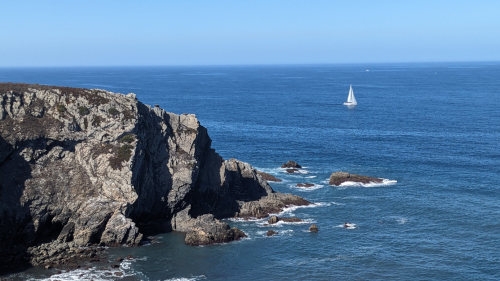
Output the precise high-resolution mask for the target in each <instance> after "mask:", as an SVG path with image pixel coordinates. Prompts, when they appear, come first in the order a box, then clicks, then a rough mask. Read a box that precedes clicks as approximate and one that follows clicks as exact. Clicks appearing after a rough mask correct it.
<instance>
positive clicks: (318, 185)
mask: <svg viewBox="0 0 500 281" xmlns="http://www.w3.org/2000/svg"><path fill="white" fill-rule="evenodd" d="M288 186H289V187H290V188H293V189H297V190H300V191H313V190H316V189H320V188H323V187H325V186H324V185H322V184H314V185H313V186H310V187H305V186H297V185H296V184H289V185H288Z"/></svg>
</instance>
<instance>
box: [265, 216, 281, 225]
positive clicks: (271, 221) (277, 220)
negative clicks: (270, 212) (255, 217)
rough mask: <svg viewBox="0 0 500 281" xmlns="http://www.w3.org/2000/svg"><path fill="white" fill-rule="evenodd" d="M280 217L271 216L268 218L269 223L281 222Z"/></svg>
mask: <svg viewBox="0 0 500 281" xmlns="http://www.w3.org/2000/svg"><path fill="white" fill-rule="evenodd" d="M279 221H280V219H279V218H278V217H277V216H270V217H269V219H268V220H267V223H268V224H275V223H277V222H279Z"/></svg>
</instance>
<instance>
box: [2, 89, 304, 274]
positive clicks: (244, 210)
mask: <svg viewBox="0 0 500 281" xmlns="http://www.w3.org/2000/svg"><path fill="white" fill-rule="evenodd" d="M305 204H309V202H307V201H306V200H304V199H302V198H300V197H298V196H294V195H290V194H281V193H275V192H274V191H273V190H272V188H271V187H270V186H269V184H268V183H267V181H266V180H265V179H263V178H262V176H258V174H257V171H256V170H255V169H253V167H252V166H251V165H250V164H248V163H244V162H241V161H238V160H236V159H229V160H224V159H222V157H220V156H219V154H217V153H216V152H215V150H214V149H212V148H211V139H210V137H209V136H208V133H207V130H206V128H204V127H203V126H201V125H200V123H199V122H198V120H197V119H196V117H195V116H194V115H193V114H182V115H177V114H173V113H169V112H166V111H164V110H163V109H161V108H160V107H150V106H147V105H144V104H143V103H141V102H139V101H138V100H137V99H136V97H135V95H133V94H128V95H122V94H116V93H111V92H107V91H104V90H88V89H78V88H68V87H54V86H42V85H28V84H12V83H0V249H2V254H1V255H0V272H1V271H3V270H6V269H11V268H12V267H13V265H15V264H19V263H23V262H24V263H26V264H28V265H29V264H32V265H35V264H36V265H43V264H44V263H51V262H53V261H54V262H57V261H59V257H63V256H64V257H69V256H78V255H79V254H78V251H80V249H81V247H90V248H92V247H96V246H98V245H102V246H118V245H139V243H140V241H141V240H142V238H143V236H144V235H151V234H155V233H159V232H167V231H172V230H174V231H182V232H186V233H189V234H188V235H186V237H187V241H186V243H188V244H192V245H200V244H203V243H208V244H210V243H219V242H227V241H231V240H236V239H239V238H241V237H242V235H244V234H242V233H241V231H238V230H236V229H231V228H230V227H229V226H228V225H227V224H226V223H223V222H221V221H219V219H221V218H227V217H235V216H236V217H238V216H239V217H262V216H267V215H268V214H269V213H276V212H279V211H281V210H282V209H283V208H285V207H287V206H289V205H305ZM205 215H211V216H213V217H212V218H211V219H208V218H205V217H204V216H205ZM202 232H203V233H204V234H202Z"/></svg>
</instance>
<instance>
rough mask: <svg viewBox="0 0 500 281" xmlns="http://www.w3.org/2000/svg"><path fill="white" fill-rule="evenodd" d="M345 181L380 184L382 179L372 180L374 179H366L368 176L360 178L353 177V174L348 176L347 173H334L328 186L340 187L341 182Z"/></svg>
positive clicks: (358, 176)
mask: <svg viewBox="0 0 500 281" xmlns="http://www.w3.org/2000/svg"><path fill="white" fill-rule="evenodd" d="M346 181H352V182H359V183H370V182H374V183H380V182H382V179H379V178H374V177H368V176H361V175H355V174H349V173H347V172H334V173H332V174H331V175H330V182H329V184H330V185H341V184H342V183H343V182H346Z"/></svg>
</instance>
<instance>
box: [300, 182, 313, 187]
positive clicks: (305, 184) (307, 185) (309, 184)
mask: <svg viewBox="0 0 500 281" xmlns="http://www.w3.org/2000/svg"><path fill="white" fill-rule="evenodd" d="M313 186H314V184H313V183H308V182H306V183H298V184H297V187H313Z"/></svg>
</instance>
